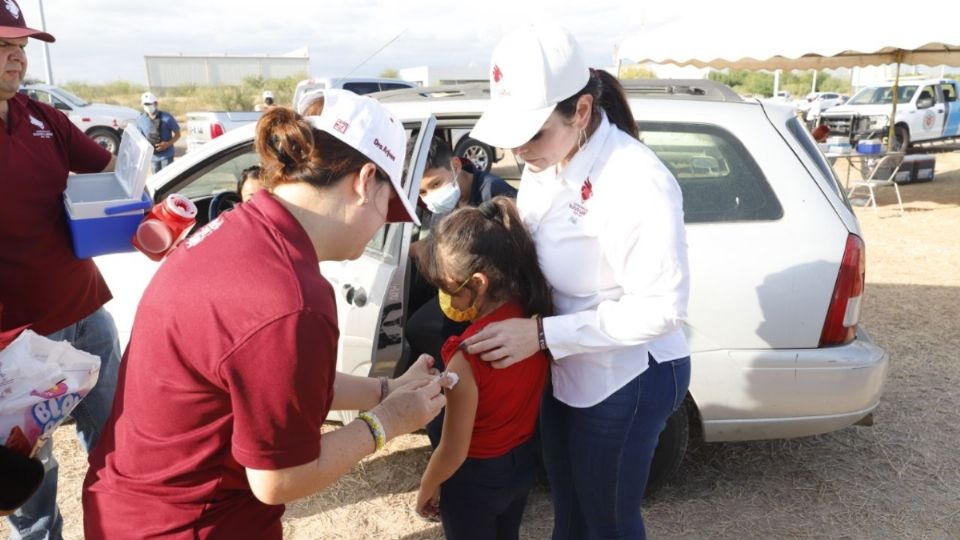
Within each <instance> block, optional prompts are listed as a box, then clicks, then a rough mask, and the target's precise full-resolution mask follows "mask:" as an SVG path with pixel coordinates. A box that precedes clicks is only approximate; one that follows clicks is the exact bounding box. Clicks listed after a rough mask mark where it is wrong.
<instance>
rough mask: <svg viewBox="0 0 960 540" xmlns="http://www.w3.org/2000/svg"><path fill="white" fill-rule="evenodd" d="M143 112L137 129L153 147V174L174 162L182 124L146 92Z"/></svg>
mask: <svg viewBox="0 0 960 540" xmlns="http://www.w3.org/2000/svg"><path fill="white" fill-rule="evenodd" d="M140 104H141V105H143V112H142V113H141V114H140V117H139V118H137V129H139V130H140V133H143V136H144V137H146V138H147V140H148V141H150V144H152V145H153V163H152V164H153V172H157V171H159V170H160V169H162V168H164V167H166V166H167V165H169V164H170V163H172V162H173V151H174V150H173V145H174V144H175V143H176V142H177V141H178V140H180V124H178V123H177V119H176V118H174V117H173V115H172V114H170V113H168V112H166V111H161V110H160V109H159V108H158V107H157V96H155V95H153V94H152V93H151V92H144V93H143V95H142V96H140Z"/></svg>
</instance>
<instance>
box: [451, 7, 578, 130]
mask: <svg viewBox="0 0 960 540" xmlns="http://www.w3.org/2000/svg"><path fill="white" fill-rule="evenodd" d="M589 80H590V68H589V67H587V64H586V62H584V60H583V54H582V53H581V52H580V46H579V45H578V44H577V41H576V40H575V39H574V38H573V36H572V35H571V34H570V32H568V31H567V30H565V29H563V28H560V27H558V26H552V25H534V26H529V27H525V28H521V29H519V30H516V31H514V32H511V33H509V34H507V35H506V36H504V37H503V39H501V40H500V43H498V44H497V46H496V48H495V49H494V50H493V56H492V57H491V59H490V104H489V106H488V108H487V110H486V112H484V113H483V116H481V117H480V120H479V121H477V124H476V126H474V128H473V131H472V132H471V133H470V136H471V137H473V138H474V139H478V140H480V141H483V142H485V143H487V144H490V145H493V146H497V147H500V148H517V147H518V146H521V145H523V144H525V143H526V142H528V141H529V140H530V139H532V138H533V136H534V135H536V134H537V132H538V131H540V128H541V127H543V124H544V122H546V121H547V118H548V117H549V116H550V113H552V112H553V110H554V109H555V108H556V106H557V103H559V102H561V101H563V100H564V99H567V98H568V97H570V96H572V95H574V94H576V93H577V92H579V91H580V90H583V87H584V86H586V85H587V82H588V81H589Z"/></svg>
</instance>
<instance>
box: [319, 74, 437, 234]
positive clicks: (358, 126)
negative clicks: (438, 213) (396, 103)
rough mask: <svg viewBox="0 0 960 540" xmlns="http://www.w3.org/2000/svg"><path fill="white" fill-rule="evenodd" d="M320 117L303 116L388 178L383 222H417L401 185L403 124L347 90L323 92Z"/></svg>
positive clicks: (405, 133)
mask: <svg viewBox="0 0 960 540" xmlns="http://www.w3.org/2000/svg"><path fill="white" fill-rule="evenodd" d="M323 98H324V102H323V111H322V112H321V113H320V116H306V117H304V118H305V119H306V120H307V122H309V123H310V125H312V126H313V127H314V129H318V130H320V131H323V132H324V133H329V134H330V135H333V136H334V137H336V138H337V139H339V140H340V141H341V142H343V143H345V144H347V145H348V146H350V147H351V148H354V149H356V150H358V151H359V152H360V153H361V154H363V155H364V156H366V157H368V158H370V161H373V162H374V163H375V164H376V165H377V166H378V167H380V168H381V169H383V171H384V172H386V173H387V176H389V177H390V184H391V185H392V186H393V191H394V193H395V194H396V197H393V198H392V199H390V206H389V208H388V209H387V222H390V223H394V222H400V221H412V222H414V223H416V224H417V225H419V224H420V220H419V219H417V214H416V212H415V211H414V209H413V206H411V204H410V201H409V198H408V197H407V194H406V192H405V191H404V189H403V186H402V184H401V182H402V179H403V160H404V158H405V157H406V149H407V132H406V131H405V130H404V129H403V124H401V123H400V121H399V120H397V119H396V118H395V117H394V116H393V114H391V113H390V112H389V111H388V110H387V109H385V108H384V107H383V105H381V104H380V102H378V101H377V100H375V99H371V98H368V97H366V96H358V95H357V94H354V93H353V92H351V91H349V90H326V91H325V92H324V94H323Z"/></svg>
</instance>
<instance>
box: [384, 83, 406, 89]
mask: <svg viewBox="0 0 960 540" xmlns="http://www.w3.org/2000/svg"><path fill="white" fill-rule="evenodd" d="M403 88H410V85H408V84H399V83H380V89H381V90H384V91H386V90H400V89H403Z"/></svg>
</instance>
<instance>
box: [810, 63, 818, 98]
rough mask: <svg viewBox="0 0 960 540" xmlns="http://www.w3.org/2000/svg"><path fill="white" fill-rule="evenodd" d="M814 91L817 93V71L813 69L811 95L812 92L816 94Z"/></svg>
mask: <svg viewBox="0 0 960 540" xmlns="http://www.w3.org/2000/svg"><path fill="white" fill-rule="evenodd" d="M816 91H817V70H816V69H814V70H813V85H811V86H810V92H811V93H813V92H816Z"/></svg>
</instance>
